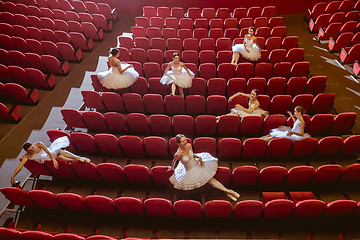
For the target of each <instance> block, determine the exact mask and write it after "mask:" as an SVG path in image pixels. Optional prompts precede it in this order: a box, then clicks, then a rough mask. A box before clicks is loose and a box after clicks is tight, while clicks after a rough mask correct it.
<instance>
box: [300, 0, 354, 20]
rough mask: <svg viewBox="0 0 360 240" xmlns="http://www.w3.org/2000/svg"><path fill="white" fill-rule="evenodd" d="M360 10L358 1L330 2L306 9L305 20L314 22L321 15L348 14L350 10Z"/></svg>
mask: <svg viewBox="0 0 360 240" xmlns="http://www.w3.org/2000/svg"><path fill="white" fill-rule="evenodd" d="M352 9H354V10H360V1H356V0H344V1H342V2H341V1H330V2H319V3H316V4H315V5H314V6H313V8H312V9H311V10H310V9H308V10H307V12H306V18H307V19H308V20H311V19H312V20H314V21H315V20H316V19H317V17H318V16H319V15H321V14H324V13H326V14H334V13H336V12H349V11H350V10H352Z"/></svg>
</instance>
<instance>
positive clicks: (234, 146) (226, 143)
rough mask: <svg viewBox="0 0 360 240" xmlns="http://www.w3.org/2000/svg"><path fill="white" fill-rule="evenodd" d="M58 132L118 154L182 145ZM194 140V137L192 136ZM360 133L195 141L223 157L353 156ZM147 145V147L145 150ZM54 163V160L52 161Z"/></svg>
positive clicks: (75, 143)
mask: <svg viewBox="0 0 360 240" xmlns="http://www.w3.org/2000/svg"><path fill="white" fill-rule="evenodd" d="M48 134H49V135H50V134H52V137H50V139H51V140H54V139H53V137H54V136H68V137H69V139H70V142H71V146H70V147H69V148H68V149H69V150H70V149H71V150H76V149H77V150H78V151H80V152H87V153H102V154H116V155H119V154H120V155H121V154H122V153H123V154H125V155H126V156H128V157H145V156H153V157H159V156H161V157H165V158H169V157H172V156H173V155H174V154H175V152H176V151H177V149H178V145H177V144H176V142H175V138H171V139H170V140H169V144H168V142H167V141H166V140H165V139H164V138H162V137H157V136H156V137H155V136H152V137H148V141H146V143H145V142H144V141H143V140H142V139H141V138H139V137H137V136H130V135H123V136H121V137H120V138H117V137H115V136H114V135H112V134H96V135H95V136H97V137H94V136H92V135H90V134H88V133H83V132H73V133H71V134H70V135H69V134H68V133H66V132H63V131H59V130H58V131H55V130H53V131H51V132H48ZM188 141H189V142H191V140H190V139H188ZM359 144H360V136H359V135H352V136H350V137H348V138H347V139H345V140H343V139H342V138H341V137H337V136H329V137H324V138H322V139H320V140H319V141H318V140H316V139H315V138H308V139H305V140H303V141H295V142H292V141H291V140H290V139H287V138H275V139H272V140H271V141H269V142H266V141H265V140H264V139H261V138H249V139H247V140H245V141H244V142H243V143H242V142H241V141H240V140H239V139H238V138H223V139H221V140H220V141H219V142H218V143H217V142H216V140H215V139H214V138H212V137H198V138H195V140H194V141H193V148H194V152H208V153H210V154H211V155H213V156H219V157H220V158H224V157H225V158H233V159H238V158H240V157H242V158H248V157H250V158H251V157H259V158H260V157H270V158H271V157H288V156H292V157H296V156H297V157H300V156H301V157H304V156H307V157H310V156H314V157H319V156H327V157H330V156H336V155H338V156H349V155H350V156H351V155H355V154H358V153H359V151H360V147H359ZM145 149H147V150H146V151H145ZM50 164H51V162H50Z"/></svg>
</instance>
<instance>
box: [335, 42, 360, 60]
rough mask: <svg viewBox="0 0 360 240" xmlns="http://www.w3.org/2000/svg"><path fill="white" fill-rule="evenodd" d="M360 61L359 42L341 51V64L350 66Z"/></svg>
mask: <svg viewBox="0 0 360 240" xmlns="http://www.w3.org/2000/svg"><path fill="white" fill-rule="evenodd" d="M359 60H360V40H359V43H357V44H355V45H354V46H351V47H346V48H343V49H341V52H340V61H341V63H343V64H352V63H354V62H355V61H359Z"/></svg>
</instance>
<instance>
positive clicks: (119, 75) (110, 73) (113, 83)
mask: <svg viewBox="0 0 360 240" xmlns="http://www.w3.org/2000/svg"><path fill="white" fill-rule="evenodd" d="M119 54H120V53H119V50H118V49H116V48H113V49H111V51H110V56H109V58H108V60H109V63H110V65H111V67H110V69H109V70H107V71H105V72H100V73H98V74H97V77H98V79H99V82H100V83H101V85H103V87H105V88H108V89H122V88H128V87H130V86H131V85H133V84H134V82H136V80H137V78H138V77H139V73H138V72H137V71H136V70H135V69H134V67H133V66H132V65H130V64H127V63H122V62H120V61H119V59H118V57H119Z"/></svg>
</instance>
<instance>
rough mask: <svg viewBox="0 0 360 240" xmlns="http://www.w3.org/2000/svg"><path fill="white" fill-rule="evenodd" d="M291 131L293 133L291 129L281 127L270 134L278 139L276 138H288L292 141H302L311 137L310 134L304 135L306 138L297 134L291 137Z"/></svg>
mask: <svg viewBox="0 0 360 240" xmlns="http://www.w3.org/2000/svg"><path fill="white" fill-rule="evenodd" d="M290 131H291V128H290V127H286V126H281V127H279V128H274V129H272V130H271V132H270V136H272V137H276V138H288V139H291V140H292V141H300V140H303V139H305V138H309V137H311V136H310V134H308V133H304V136H298V135H296V134H291V135H290V136H288V133H289V132H290Z"/></svg>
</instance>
